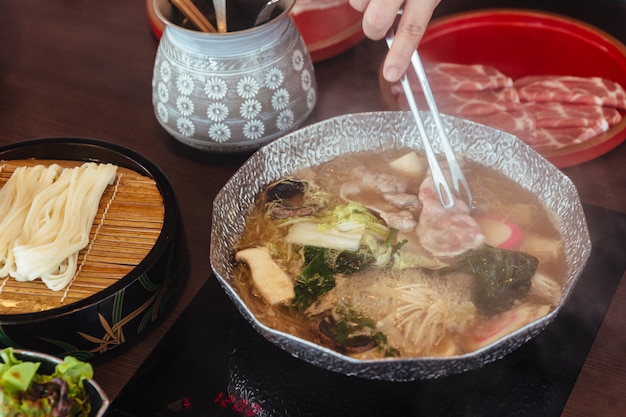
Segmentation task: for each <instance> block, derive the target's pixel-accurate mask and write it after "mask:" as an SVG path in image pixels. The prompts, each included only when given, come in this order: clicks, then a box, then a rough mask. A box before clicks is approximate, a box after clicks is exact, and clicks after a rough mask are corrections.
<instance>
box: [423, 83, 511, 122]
mask: <svg viewBox="0 0 626 417" xmlns="http://www.w3.org/2000/svg"><path fill="white" fill-rule="evenodd" d="M435 100H436V103H437V107H438V108H439V111H441V112H442V113H446V114H451V115H455V116H460V117H471V116H484V115H487V114H493V113H497V112H502V111H508V110H515V109H517V108H518V107H519V96H518V95H517V90H515V89H514V88H501V89H498V90H485V91H477V92H473V93H472V92H456V93H453V92H450V93H448V92H440V93H436V94H435Z"/></svg>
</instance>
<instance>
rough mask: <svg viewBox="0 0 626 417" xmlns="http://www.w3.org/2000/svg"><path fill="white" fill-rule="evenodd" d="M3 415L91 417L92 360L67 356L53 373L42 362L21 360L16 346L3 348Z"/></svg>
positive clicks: (0, 390) (0, 367)
mask: <svg viewBox="0 0 626 417" xmlns="http://www.w3.org/2000/svg"><path fill="white" fill-rule="evenodd" d="M0 359H2V364H0V417H49V416H55V417H87V416H88V415H89V412H90V411H91V404H90V402H89V398H88V396H87V392H86V390H85V387H84V381H85V380H86V379H90V378H92V377H93V368H92V367H91V365H90V364H89V363H86V362H82V361H79V360H78V359H76V358H74V357H72V356H66V357H65V358H64V360H63V362H61V363H59V364H57V365H56V366H55V369H54V372H53V373H52V374H50V375H47V374H41V373H38V372H37V371H38V370H39V366H40V363H39V362H29V361H21V360H19V359H18V358H17V357H16V356H15V354H14V352H13V349H12V348H10V347H9V348H6V349H4V350H2V351H0Z"/></svg>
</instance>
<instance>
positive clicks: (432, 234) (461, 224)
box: [416, 177, 485, 257]
mask: <svg viewBox="0 0 626 417" xmlns="http://www.w3.org/2000/svg"><path fill="white" fill-rule="evenodd" d="M418 196H419V198H420V200H421V202H422V212H421V214H420V217H419V220H418V224H417V229H416V233H417V236H418V238H419V241H420V243H421V245H422V246H423V247H424V249H426V250H427V251H429V252H430V253H432V254H433V255H435V256H443V257H450V256H456V255H460V254H461V253H463V252H465V251H467V250H470V249H475V248H477V247H478V246H480V245H482V244H483V243H484V242H485V235H483V233H482V231H481V229H480V225H479V224H478V222H477V221H476V220H475V219H474V218H473V217H472V216H470V209H469V207H468V206H467V204H465V202H463V201H462V200H460V199H456V200H455V204H454V206H453V207H452V208H450V209H446V208H444V207H443V205H442V204H441V202H440V201H439V197H438V196H437V191H436V189H435V183H434V181H433V179H432V177H428V178H426V179H425V180H424V182H423V183H422V185H421V186H420V190H419V194H418Z"/></svg>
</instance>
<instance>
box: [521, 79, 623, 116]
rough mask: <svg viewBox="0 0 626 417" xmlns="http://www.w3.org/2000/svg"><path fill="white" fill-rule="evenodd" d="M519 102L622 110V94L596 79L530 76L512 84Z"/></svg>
mask: <svg viewBox="0 0 626 417" xmlns="http://www.w3.org/2000/svg"><path fill="white" fill-rule="evenodd" d="M514 86H515V88H517V90H518V92H519V96H520V99H521V100H522V101H529V102H545V101H556V102H560V103H579V104H595V105H598V106H607V107H615V108H618V109H622V110H626V91H624V89H623V88H622V86H620V85H619V84H617V83H616V82H614V81H611V80H607V79H604V78H600V77H574V76H554V75H534V76H528V77H524V78H520V79H519V80H516V81H515V83H514Z"/></svg>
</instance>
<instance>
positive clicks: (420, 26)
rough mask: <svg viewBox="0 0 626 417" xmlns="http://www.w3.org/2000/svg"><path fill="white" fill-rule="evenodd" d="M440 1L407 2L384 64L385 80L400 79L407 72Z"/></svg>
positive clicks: (393, 80)
mask: <svg viewBox="0 0 626 417" xmlns="http://www.w3.org/2000/svg"><path fill="white" fill-rule="evenodd" d="M439 1H440V0H427V1H421V2H417V1H407V2H406V5H405V7H404V12H403V14H402V17H401V18H400V22H399V23H398V29H397V31H396V34H395V37H394V41H393V43H392V45H391V48H390V50H389V53H388V54H387V57H386V58H385V62H384V64H383V77H384V78H385V80H387V81H389V82H395V81H398V80H399V79H400V77H401V76H402V75H403V74H404V73H405V72H406V70H407V68H408V66H409V63H410V61H411V55H412V54H413V51H415V49H416V48H417V45H418V44H419V41H420V40H421V39H422V37H423V36H424V32H425V31H426V28H427V26H428V22H429V21H430V18H431V17H432V13H433V11H434V9H435V7H436V6H437V4H439ZM418 3H419V4H418Z"/></svg>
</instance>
